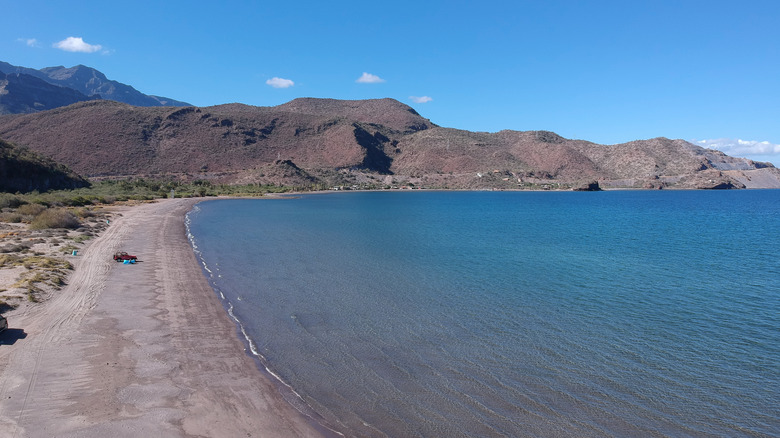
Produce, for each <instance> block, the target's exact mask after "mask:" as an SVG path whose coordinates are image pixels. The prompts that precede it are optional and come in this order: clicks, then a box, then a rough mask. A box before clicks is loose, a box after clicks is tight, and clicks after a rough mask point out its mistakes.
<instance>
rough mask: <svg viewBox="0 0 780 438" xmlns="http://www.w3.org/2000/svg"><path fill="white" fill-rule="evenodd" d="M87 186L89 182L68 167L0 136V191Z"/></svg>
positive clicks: (27, 190)
mask: <svg viewBox="0 0 780 438" xmlns="http://www.w3.org/2000/svg"><path fill="white" fill-rule="evenodd" d="M88 185H89V181H87V180H86V179H84V178H82V177H81V176H79V175H77V174H75V173H74V172H73V171H71V170H70V169H69V168H68V167H66V166H64V165H62V164H59V163H56V162H54V161H53V160H51V159H49V158H46V157H44V156H42V155H40V154H37V153H35V152H33V151H31V150H29V149H27V148H23V147H19V146H16V145H14V144H12V143H9V142H7V141H4V140H2V139H0V191H2V192H22V193H24V192H31V191H34V190H42V191H45V190H52V189H55V190H56V189H73V188H78V187H86V186H88Z"/></svg>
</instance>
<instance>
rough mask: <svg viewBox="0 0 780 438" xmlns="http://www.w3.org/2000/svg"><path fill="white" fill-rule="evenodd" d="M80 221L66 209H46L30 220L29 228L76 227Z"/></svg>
mask: <svg viewBox="0 0 780 438" xmlns="http://www.w3.org/2000/svg"><path fill="white" fill-rule="evenodd" d="M79 225H80V222H79V220H78V218H77V217H76V216H75V215H74V214H73V213H71V212H69V211H68V210H64V209H61V208H52V209H48V210H46V211H44V212H42V213H41V214H39V215H38V216H35V219H33V220H32V222H30V229H31V230H42V229H44V228H78V227H79Z"/></svg>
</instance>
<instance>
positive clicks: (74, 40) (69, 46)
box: [53, 37, 103, 53]
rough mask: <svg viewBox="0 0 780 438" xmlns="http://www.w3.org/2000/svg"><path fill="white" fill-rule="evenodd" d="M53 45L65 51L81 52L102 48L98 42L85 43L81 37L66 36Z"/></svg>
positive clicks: (95, 50) (90, 51) (91, 51)
mask: <svg viewBox="0 0 780 438" xmlns="http://www.w3.org/2000/svg"><path fill="white" fill-rule="evenodd" d="M53 46H54V47H55V48H57V49H61V50H64V51H66V52H82V53H93V52H97V51H98V50H100V49H102V48H103V46H101V45H100V44H87V43H86V42H84V39H82V38H81V37H67V38H65V39H64V40H62V41H60V42H58V43H54V45H53Z"/></svg>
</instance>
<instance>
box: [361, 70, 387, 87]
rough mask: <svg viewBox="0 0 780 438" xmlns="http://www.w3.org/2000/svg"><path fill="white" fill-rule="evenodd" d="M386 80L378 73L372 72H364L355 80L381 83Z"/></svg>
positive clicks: (366, 82) (364, 82) (365, 82)
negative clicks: (373, 73)
mask: <svg viewBox="0 0 780 438" xmlns="http://www.w3.org/2000/svg"><path fill="white" fill-rule="evenodd" d="M384 81H385V80H384V79H382V78H380V77H379V76H377V75H372V74H371V73H366V72H363V76H361V77H359V78H358V79H357V80H356V81H355V82H357V83H358V84H379V83H382V82H384Z"/></svg>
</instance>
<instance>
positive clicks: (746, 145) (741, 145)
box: [694, 138, 780, 156]
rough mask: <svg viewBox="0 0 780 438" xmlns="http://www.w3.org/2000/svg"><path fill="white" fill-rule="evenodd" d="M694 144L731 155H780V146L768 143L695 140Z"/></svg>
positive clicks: (737, 140)
mask: <svg viewBox="0 0 780 438" xmlns="http://www.w3.org/2000/svg"><path fill="white" fill-rule="evenodd" d="M694 142H695V143H696V144H697V145H699V146H701V147H705V148H708V149H717V150H719V151H722V152H725V153H727V154H729V155H736V156H740V155H774V154H778V155H780V144H772V143H770V142H768V141H755V140H740V139H732V138H716V139H712V140H694Z"/></svg>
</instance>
